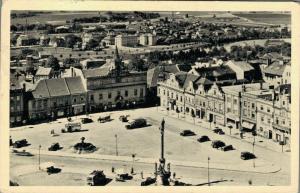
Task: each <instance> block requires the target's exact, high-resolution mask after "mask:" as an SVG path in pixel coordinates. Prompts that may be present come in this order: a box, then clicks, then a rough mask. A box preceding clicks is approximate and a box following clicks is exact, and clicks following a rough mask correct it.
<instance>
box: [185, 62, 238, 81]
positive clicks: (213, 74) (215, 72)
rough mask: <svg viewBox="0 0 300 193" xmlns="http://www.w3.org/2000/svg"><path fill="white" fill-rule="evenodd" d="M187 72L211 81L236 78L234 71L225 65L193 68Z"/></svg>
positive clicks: (233, 79)
mask: <svg viewBox="0 0 300 193" xmlns="http://www.w3.org/2000/svg"><path fill="white" fill-rule="evenodd" d="M189 73H191V74H194V75H197V76H201V77H205V78H207V79H209V80H211V81H224V80H232V81H235V80H236V79H237V77H236V73H235V72H234V71H233V70H232V69H231V68H230V67H229V66H226V65H223V66H213V67H202V68H193V69H191V70H190V71H189Z"/></svg>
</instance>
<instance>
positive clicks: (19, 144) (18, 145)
mask: <svg viewBox="0 0 300 193" xmlns="http://www.w3.org/2000/svg"><path fill="white" fill-rule="evenodd" d="M27 145H28V142H27V140H26V139H21V140H18V141H15V143H14V144H13V147H14V148H21V147H24V146H27Z"/></svg>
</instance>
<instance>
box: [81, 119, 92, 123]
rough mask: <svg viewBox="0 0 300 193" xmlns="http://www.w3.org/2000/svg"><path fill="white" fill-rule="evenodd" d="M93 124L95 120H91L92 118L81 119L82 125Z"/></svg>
mask: <svg viewBox="0 0 300 193" xmlns="http://www.w3.org/2000/svg"><path fill="white" fill-rule="evenodd" d="M92 122H93V120H92V119H90V118H82V119H81V123H82V124H86V123H92Z"/></svg>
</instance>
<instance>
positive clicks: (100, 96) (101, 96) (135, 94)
mask: <svg viewBox="0 0 300 193" xmlns="http://www.w3.org/2000/svg"><path fill="white" fill-rule="evenodd" d="M122 94H123V93H122V92H121V91H117V95H116V96H121V95H122ZM133 94H134V96H138V89H134V92H133ZM128 95H129V92H128V90H125V91H124V96H125V97H128ZM143 96H144V89H143V88H140V97H143ZM98 97H99V100H103V99H104V94H103V93H100V94H99V95H98ZM107 98H108V99H111V98H112V93H111V92H109V93H107ZM90 100H91V101H94V95H93V94H91V95H90Z"/></svg>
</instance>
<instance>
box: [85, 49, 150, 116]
mask: <svg viewBox="0 0 300 193" xmlns="http://www.w3.org/2000/svg"><path fill="white" fill-rule="evenodd" d="M83 76H84V79H85V81H86V82H85V84H86V85H87V92H88V104H89V110H90V111H91V112H97V111H103V110H107V109H113V108H127V107H133V106H135V105H139V104H143V103H145V101H146V90H147V75H146V72H129V71H128V70H126V69H125V67H124V65H123V63H122V61H121V59H120V57H119V53H118V49H117V47H116V51H115V57H114V60H113V61H112V62H111V64H110V65H105V66H103V67H101V68H96V69H88V70H83Z"/></svg>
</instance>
